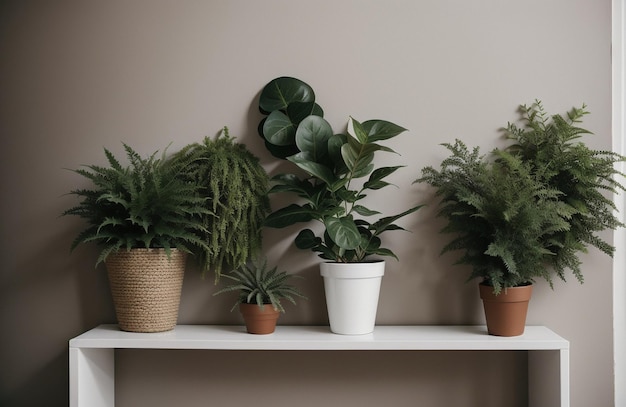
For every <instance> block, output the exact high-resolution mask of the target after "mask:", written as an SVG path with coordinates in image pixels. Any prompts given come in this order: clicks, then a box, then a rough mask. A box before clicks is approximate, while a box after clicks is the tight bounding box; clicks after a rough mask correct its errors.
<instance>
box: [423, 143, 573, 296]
mask: <svg viewBox="0 0 626 407" xmlns="http://www.w3.org/2000/svg"><path fill="white" fill-rule="evenodd" d="M444 146H445V147H446V148H447V149H448V150H449V151H450V152H451V156H450V157H448V158H446V159H445V160H443V161H442V163H441V169H440V170H436V169H434V168H433V167H430V166H429V167H426V168H424V169H422V177H421V178H419V179H418V180H417V181H416V182H426V183H428V184H430V185H432V186H433V187H435V188H436V195H437V196H438V197H440V198H441V202H440V206H439V210H438V213H437V215H438V216H440V217H444V218H446V219H447V221H448V223H447V224H446V226H445V227H444V228H443V229H442V232H443V233H451V234H454V237H453V238H452V240H451V241H450V242H449V243H448V244H446V245H445V246H444V248H443V250H442V253H446V252H449V251H455V250H462V251H463V254H462V255H461V257H460V258H459V260H458V261H457V264H465V265H469V266H471V267H472V271H471V274H470V277H469V279H473V278H481V279H482V280H483V282H484V283H485V284H488V285H491V286H493V291H494V293H495V294H499V293H500V292H501V290H502V289H506V288H508V287H515V286H519V285H525V284H530V283H532V282H533V281H534V279H535V278H537V277H542V278H545V279H546V280H548V281H550V279H551V277H550V274H549V272H548V271H547V269H546V268H545V262H546V261H547V258H548V257H549V256H551V255H553V253H552V252H551V251H550V244H549V238H550V236H552V235H553V234H554V233H555V232H558V231H563V230H567V229H569V224H568V222H567V219H568V218H569V217H570V216H571V210H570V208H569V207H568V206H567V205H565V204H564V203H563V202H561V201H560V200H559V199H558V197H559V196H560V195H561V192H560V191H558V190H557V189H554V188H550V187H549V186H547V185H544V184H543V183H542V182H541V180H539V179H538V178H537V177H536V176H535V175H534V174H533V173H532V170H531V167H530V166H529V165H528V164H526V163H524V162H522V160H520V159H519V158H517V157H515V156H513V155H511V154H509V153H507V152H504V151H496V152H495V153H494V154H495V158H496V159H495V160H491V161H490V160H488V159H487V158H486V157H485V156H483V155H480V152H479V149H478V148H474V149H473V150H471V151H470V150H469V149H468V148H467V147H466V145H465V144H464V143H463V142H461V141H460V140H456V142H455V143H454V144H444Z"/></svg>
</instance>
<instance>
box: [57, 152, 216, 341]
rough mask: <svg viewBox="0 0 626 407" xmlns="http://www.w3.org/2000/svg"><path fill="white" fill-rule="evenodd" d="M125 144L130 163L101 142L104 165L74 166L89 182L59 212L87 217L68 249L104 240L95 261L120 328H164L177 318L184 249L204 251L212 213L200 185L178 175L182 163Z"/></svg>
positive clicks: (186, 251) (147, 330) (197, 251)
mask: <svg viewBox="0 0 626 407" xmlns="http://www.w3.org/2000/svg"><path fill="white" fill-rule="evenodd" d="M124 148H125V150H126V154H127V157H128V160H129V165H128V166H123V165H122V164H120V162H119V161H118V160H117V159H116V158H115V157H114V155H113V154H112V153H111V152H110V151H109V150H107V149H105V150H104V151H105V155H106V158H107V160H108V163H109V166H108V167H103V166H98V165H87V166H85V168H81V169H77V170H74V172H76V173H77V174H79V175H81V176H83V177H85V178H87V179H88V180H89V181H91V183H92V184H93V185H92V186H91V187H89V188H79V189H75V190H73V191H71V192H70V194H73V195H76V196H78V197H79V198H80V199H81V201H80V202H79V204H78V205H76V206H74V207H72V208H70V209H68V210H66V211H65V212H63V215H76V216H79V217H81V218H83V219H85V220H86V221H87V228H86V229H85V230H83V231H82V232H81V233H80V234H79V235H78V236H77V237H76V238H75V240H74V241H73V243H72V246H71V248H72V250H73V249H74V248H76V247H77V246H78V245H79V244H82V243H90V242H93V243H96V244H98V245H99V246H100V247H101V250H100V255H99V257H98V259H97V261H96V266H97V265H98V264H99V263H101V262H104V263H105V264H106V268H107V271H108V274H109V282H110V286H111V292H112V295H113V301H114V305H115V311H116V315H117V319H118V323H119V326H120V329H122V330H126V331H133V332H160V331H167V330H170V329H172V328H173V327H174V326H175V325H176V321H177V317H178V305H179V302H180V293H181V289H182V283H183V274H184V270H185V261H186V256H187V254H189V253H201V252H205V251H209V246H208V245H207V243H206V242H205V241H204V240H203V237H204V233H205V232H206V229H205V226H204V222H203V217H204V216H207V215H211V212H210V210H209V209H208V206H207V204H206V198H203V197H201V196H200V195H199V193H198V188H197V186H196V185H195V184H194V183H190V182H187V181H186V180H184V179H183V177H181V174H182V173H184V171H186V169H187V163H184V162H182V161H172V160H169V159H168V158H167V157H166V155H165V152H163V154H162V156H161V157H160V158H159V157H157V156H156V154H157V153H156V152H155V153H154V154H152V155H151V156H149V157H148V158H142V157H141V156H140V155H139V154H138V153H137V152H135V151H134V150H133V149H132V148H131V147H129V146H128V145H126V144H124Z"/></svg>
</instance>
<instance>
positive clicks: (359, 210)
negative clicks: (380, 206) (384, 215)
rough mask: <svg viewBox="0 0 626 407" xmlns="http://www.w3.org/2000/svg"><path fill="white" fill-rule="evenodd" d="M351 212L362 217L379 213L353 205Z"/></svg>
mask: <svg viewBox="0 0 626 407" xmlns="http://www.w3.org/2000/svg"><path fill="white" fill-rule="evenodd" d="M352 210H353V211H355V212H356V213H358V214H359V215H363V216H372V215H378V214H379V213H380V212H378V211H374V210H371V209H368V208H366V207H364V206H363V205H354V206H353V207H352Z"/></svg>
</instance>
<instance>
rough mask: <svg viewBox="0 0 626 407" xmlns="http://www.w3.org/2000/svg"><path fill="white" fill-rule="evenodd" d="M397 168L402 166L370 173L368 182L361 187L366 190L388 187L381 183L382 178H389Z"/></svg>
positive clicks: (383, 182)
mask: <svg viewBox="0 0 626 407" xmlns="http://www.w3.org/2000/svg"><path fill="white" fill-rule="evenodd" d="M398 168H402V166H396V167H382V168H378V169H376V170H374V172H372V175H370V178H369V180H368V181H367V182H366V183H365V184H364V185H363V186H364V187H365V188H368V189H381V188H383V187H386V186H387V185H389V183H388V182H385V181H383V178H385V177H387V176H389V175H390V174H392V173H393V172H395V171H396V170H397V169H398Z"/></svg>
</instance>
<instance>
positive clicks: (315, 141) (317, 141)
mask: <svg viewBox="0 0 626 407" xmlns="http://www.w3.org/2000/svg"><path fill="white" fill-rule="evenodd" d="M332 135H333V130H332V129H331V127H330V124H328V122H327V121H326V120H324V118H322V117H319V116H308V117H307V118H305V119H304V120H302V122H300V124H299V125H298V129H297V130H296V145H297V146H298V148H299V149H300V151H302V152H303V153H304V154H303V155H304V156H306V157H307V158H308V159H309V160H311V161H315V162H318V163H319V162H320V161H323V159H324V157H327V156H328V140H329V139H330V138H331V137H332Z"/></svg>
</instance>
